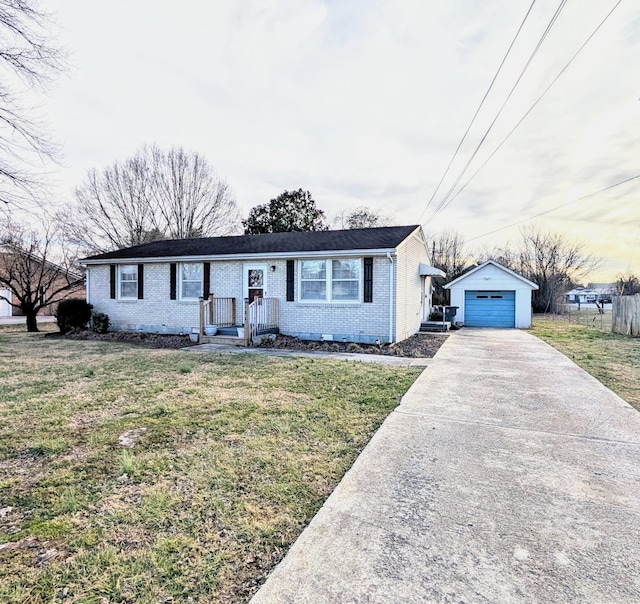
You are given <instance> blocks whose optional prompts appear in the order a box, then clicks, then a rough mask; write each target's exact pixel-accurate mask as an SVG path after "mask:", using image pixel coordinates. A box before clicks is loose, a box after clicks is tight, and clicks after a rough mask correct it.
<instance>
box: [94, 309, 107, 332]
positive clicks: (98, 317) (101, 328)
mask: <svg viewBox="0 0 640 604" xmlns="http://www.w3.org/2000/svg"><path fill="white" fill-rule="evenodd" d="M110 325H111V322H110V321H109V315H106V314H105V313H103V312H92V313H91V329H93V331H95V332H96V333H107V332H108V331H109V326H110Z"/></svg>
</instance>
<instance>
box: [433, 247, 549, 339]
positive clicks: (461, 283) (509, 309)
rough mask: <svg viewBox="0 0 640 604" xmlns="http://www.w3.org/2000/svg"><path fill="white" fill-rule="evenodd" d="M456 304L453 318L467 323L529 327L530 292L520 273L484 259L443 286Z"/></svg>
mask: <svg viewBox="0 0 640 604" xmlns="http://www.w3.org/2000/svg"><path fill="white" fill-rule="evenodd" d="M444 287H445V289H448V290H450V291H451V306H457V307H458V311H457V313H456V322H459V323H463V324H464V325H467V326H468V327H518V328H520V329H526V328H529V327H531V292H532V291H533V290H534V289H538V286H537V285H536V284H535V283H532V282H531V281H529V280H528V279H525V278H524V277H523V276H521V275H518V273H515V272H514V271H512V270H511V269H508V268H507V267H506V266H502V265H501V264H499V263H498V262H495V261H494V260H487V261H486V262H483V263H482V264H479V265H478V266H476V267H475V268H472V269H471V270H470V271H468V272H466V273H465V274H464V275H461V276H460V277H458V278H457V279H455V280H454V281H452V282H451V283H447V285H445V286H444Z"/></svg>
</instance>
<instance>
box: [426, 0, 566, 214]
mask: <svg viewBox="0 0 640 604" xmlns="http://www.w3.org/2000/svg"><path fill="white" fill-rule="evenodd" d="M566 3H567V0H561V1H560V4H559V5H558V8H557V9H556V12H555V13H554V14H553V16H552V17H551V20H550V21H549V23H548V24H547V27H546V29H545V30H544V32H543V34H542V36H540V39H539V40H538V43H537V44H536V47H535V48H534V49H533V51H532V52H531V54H530V55H529V58H528V60H527V62H526V63H525V66H524V67H523V68H522V71H521V72H520V75H519V76H518V78H517V80H516V82H515V84H514V85H513V86H512V88H511V90H510V91H509V94H507V98H506V99H505V100H504V102H503V103H502V106H501V107H500V109H499V110H498V113H497V114H496V116H495V117H494V118H493V121H492V122H491V124H490V125H489V128H487V131H486V132H485V133H484V135H483V137H482V138H481V139H480V142H479V143H478V145H477V146H476V148H475V150H474V151H473V153H472V154H471V157H470V158H469V160H468V161H467V163H466V164H465V166H464V168H463V169H462V172H461V173H460V175H459V176H458V178H456V180H455V182H454V183H453V184H452V185H451V187H450V188H449V190H448V191H447V193H446V194H445V196H444V197H443V198H442V200H441V201H440V203H439V204H438V206H437V207H436V209H435V211H434V213H433V215H434V216H435V215H437V214H438V213H439V212H441V211H442V210H443V209H444V207H446V205H448V204H447V201H448V199H449V197H450V196H451V194H452V193H453V191H454V189H455V188H456V187H457V186H458V184H459V183H460V181H461V180H462V177H463V176H464V175H465V173H466V171H467V170H468V168H469V166H470V165H471V162H472V161H473V160H474V159H475V157H476V155H477V154H478V151H480V148H481V147H482V145H483V144H484V142H485V141H486V140H487V137H488V136H489V133H490V132H491V130H492V129H493V127H494V125H495V123H496V122H497V121H498V118H499V117H500V115H501V114H502V111H503V110H504V108H505V106H506V105H507V103H508V102H509V99H510V98H511V95H512V94H513V93H514V91H515V89H516V88H517V86H518V84H519V83H520V81H521V80H522V78H523V76H524V74H525V72H526V71H527V69H528V68H529V65H531V62H532V61H533V59H534V57H535V56H536V54H537V53H538V51H539V50H540V47H541V46H542V44H543V42H544V41H545V39H546V38H547V36H548V35H549V32H550V31H551V28H552V27H553V26H554V24H555V22H556V21H557V19H558V17H559V16H560V13H561V12H562V9H563V8H564V7H565V5H566Z"/></svg>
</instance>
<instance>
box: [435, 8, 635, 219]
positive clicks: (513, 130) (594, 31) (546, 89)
mask: <svg viewBox="0 0 640 604" xmlns="http://www.w3.org/2000/svg"><path fill="white" fill-rule="evenodd" d="M621 2H622V0H618V2H617V3H616V4H615V5H614V6H613V8H612V9H611V10H610V11H609V12H608V13H607V15H606V16H605V17H604V19H602V21H600V23H599V24H598V26H597V27H596V28H595V29H594V30H593V31H592V32H591V34H590V35H589V37H588V38H587V39H586V40H585V41H584V42H583V43H582V45H581V46H580V48H578V50H577V51H576V52H575V53H574V55H573V56H572V57H571V59H569V61H568V62H567V64H566V65H565V66H564V67H563V68H562V69H561V70H560V71H559V72H558V75H556V77H555V78H553V80H552V81H551V83H550V84H549V85H548V86H547V87H546V88H545V89H544V91H543V93H542V94H541V95H540V96H539V97H538V98H537V99H536V101H535V102H534V103H533V105H531V107H529V109H528V110H527V112H526V113H525V114H524V115H523V116H522V117H521V118H520V120H519V121H518V122H517V123H516V125H515V126H514V127H513V128H512V129H511V131H510V132H509V134H507V136H505V137H504V138H503V139H502V141H501V142H500V144H499V145H498V146H497V147H496V148H495V149H494V150H493V152H492V153H491V155H489V157H487V159H485V161H484V162H483V163H482V164H481V165H480V167H479V168H478V169H477V170H476V171H475V172H474V173H473V174H472V175H471V176H470V177H469V179H468V180H467V182H465V183H464V185H462V186H461V187H460V188H459V189H458V190H457V191H456V193H455V195H453V196H452V197H451V198H450V199H449V200H448V202H447V203H446V204H445V205H444V206H443V207H442V210H444V209H445V208H447V207H448V206H449V205H450V204H451V202H452V201H453V200H454V199H455V198H456V197H458V195H460V193H462V191H464V190H465V188H466V187H467V185H468V184H469V183H470V182H471V181H472V180H473V179H474V178H475V177H476V176H477V175H478V173H479V172H480V171H481V170H482V169H483V168H484V167H485V166H486V165H487V164H488V163H489V161H490V160H491V158H492V157H493V156H494V155H495V154H496V153H497V152H498V151H499V150H500V148H501V147H502V145H504V144H505V143H506V142H507V140H508V139H509V138H510V137H511V135H512V134H513V133H514V132H515V131H516V130H517V129H518V128H519V126H520V124H522V122H524V120H525V119H526V118H527V116H528V115H529V114H530V113H531V112H532V111H533V110H534V108H535V107H536V105H537V104H538V103H539V102H540V101H541V100H542V98H543V97H544V96H545V95H546V94H547V92H549V89H550V88H551V87H552V86H553V85H554V84H555V83H556V82H557V81H558V80H559V79H560V77H561V76H562V74H563V73H564V72H565V71H566V70H567V69H568V67H569V66H570V65H571V63H573V61H574V59H575V58H576V57H577V56H578V55H579V54H580V53H581V52H582V50H583V49H584V47H585V46H586V45H587V44H588V43H589V42H590V41H591V39H592V38H593V37H594V36H595V35H596V33H597V32H598V30H599V29H600V28H601V27H602V26H603V25H604V24H605V22H606V21H607V19H608V18H609V17H610V16H611V14H612V13H613V11H614V10H616V8H618V6H619V5H620V3H621Z"/></svg>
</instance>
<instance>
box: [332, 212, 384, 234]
mask: <svg viewBox="0 0 640 604" xmlns="http://www.w3.org/2000/svg"><path fill="white" fill-rule="evenodd" d="M393 222H394V221H393V219H392V218H391V217H389V216H387V215H385V214H383V213H382V212H380V211H379V210H374V209H373V208H369V207H367V206H359V207H357V208H354V209H352V210H343V211H342V212H340V213H339V214H337V215H336V217H335V218H334V219H333V220H332V222H331V226H332V227H333V228H335V229H369V228H373V227H384V226H391V225H393Z"/></svg>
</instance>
